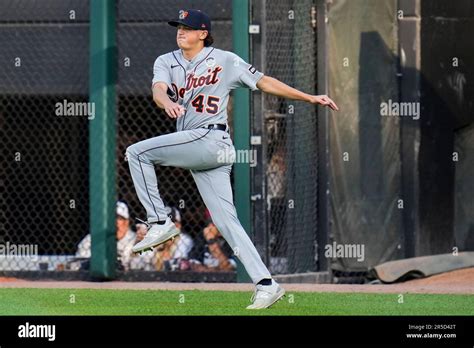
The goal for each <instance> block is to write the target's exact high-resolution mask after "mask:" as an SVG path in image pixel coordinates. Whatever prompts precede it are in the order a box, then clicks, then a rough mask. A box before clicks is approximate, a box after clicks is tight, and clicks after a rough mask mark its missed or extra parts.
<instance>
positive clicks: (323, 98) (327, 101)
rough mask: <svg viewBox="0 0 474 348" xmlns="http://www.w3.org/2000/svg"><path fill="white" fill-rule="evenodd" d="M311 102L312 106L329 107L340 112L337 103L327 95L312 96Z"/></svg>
mask: <svg viewBox="0 0 474 348" xmlns="http://www.w3.org/2000/svg"><path fill="white" fill-rule="evenodd" d="M309 102H310V103H311V104H320V105H322V106H329V107H330V108H331V109H333V110H334V111H339V108H338V107H337V105H336V103H335V102H334V101H333V100H332V99H331V98H329V97H328V96H327V95H312V96H311V97H310V100H309Z"/></svg>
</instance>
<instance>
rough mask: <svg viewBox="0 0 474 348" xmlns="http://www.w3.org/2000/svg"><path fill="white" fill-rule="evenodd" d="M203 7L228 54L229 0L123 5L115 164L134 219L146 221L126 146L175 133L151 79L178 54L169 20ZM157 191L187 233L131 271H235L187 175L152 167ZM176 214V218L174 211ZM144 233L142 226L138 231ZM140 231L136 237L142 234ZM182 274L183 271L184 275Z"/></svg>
mask: <svg viewBox="0 0 474 348" xmlns="http://www.w3.org/2000/svg"><path fill="white" fill-rule="evenodd" d="M187 8H198V9H201V10H202V11H204V12H206V13H207V14H209V16H210V17H211V18H212V21H213V22H212V26H213V37H214V39H215V43H214V47H217V48H221V49H225V50H231V49H232V47H231V42H229V40H227V39H226V37H229V36H230V35H231V23H230V19H231V17H232V14H231V12H230V8H231V1H230V0H226V1H212V2H210V1H192V2H190V1H178V2H175V1H162V0H155V1H149V0H148V1H147V0H145V1H139V2H137V1H125V0H122V1H120V2H119V8H118V11H119V12H118V15H119V16H118V36H117V39H118V62H119V66H118V72H119V74H118V86H117V91H118V114H117V116H118V118H117V121H118V137H117V145H118V146H117V151H118V152H117V167H118V172H117V173H118V175H117V180H118V194H119V199H121V200H123V201H125V202H127V203H128V205H129V208H130V213H131V220H130V221H131V224H132V226H131V227H132V229H134V230H136V228H135V227H134V224H135V221H133V217H139V218H141V219H145V217H146V212H145V209H144V208H143V207H142V205H141V204H140V202H139V200H138V197H137V195H136V192H135V188H134V186H133V182H132V178H131V175H130V171H129V168H128V163H127V162H126V161H125V160H124V153H125V151H126V148H127V147H128V146H130V145H132V144H134V143H136V142H139V141H141V140H145V139H148V138H152V137H156V136H159V135H163V134H167V133H171V132H174V131H175V130H176V127H175V121H174V120H171V119H170V118H169V117H167V116H166V114H165V113H164V112H163V111H162V110H161V109H159V108H158V107H157V106H156V105H155V103H154V101H153V98H152V93H151V86H152V85H151V81H152V77H153V63H154V61H155V59H156V58H157V57H158V56H160V55H162V54H165V53H168V52H170V51H173V50H176V49H177V44H176V28H174V27H171V26H170V25H168V23H167V22H168V21H169V20H172V19H176V18H178V15H179V11H180V10H183V9H187ZM155 171H156V174H157V179H158V186H159V190H160V194H161V196H162V198H163V201H164V203H165V205H167V206H169V207H173V212H176V214H174V217H175V220H176V221H175V222H176V223H177V226H178V227H179V228H180V229H181V231H182V233H181V234H180V236H179V237H178V238H177V239H175V241H173V242H168V243H165V244H164V245H163V246H162V247H160V248H157V249H154V251H153V252H147V253H144V254H143V255H138V256H137V255H133V256H132V257H131V258H130V259H129V260H128V264H127V265H125V266H126V268H128V269H130V270H145V271H170V272H176V271H190V272H186V273H187V276H189V277H193V279H200V276H199V274H193V275H191V273H196V272H198V273H199V272H207V271H212V272H214V271H230V272H234V271H235V262H230V265H231V267H229V263H226V267H224V266H223V265H222V264H220V263H219V262H218V260H217V259H216V258H215V257H214V256H213V254H212V252H211V251H210V249H209V248H208V247H207V244H206V235H208V234H212V233H215V232H216V229H215V226H214V225H213V224H212V223H211V220H210V218H209V216H208V215H207V214H206V209H205V206H204V204H203V202H202V199H201V197H200V195H199V192H198V190H197V187H196V185H195V183H194V180H193V178H192V176H191V174H190V172H189V171H187V170H184V169H179V168H173V167H159V166H157V167H155ZM172 215H173V214H172ZM138 230H140V227H138ZM139 234H140V233H137V236H139ZM219 240H220V245H219V248H222V249H223V252H224V254H225V255H226V256H227V257H228V258H229V260H230V261H233V253H232V251H231V250H230V247H229V246H228V245H227V243H226V242H225V241H224V240H223V238H221V237H220V236H219ZM183 273H184V272H183Z"/></svg>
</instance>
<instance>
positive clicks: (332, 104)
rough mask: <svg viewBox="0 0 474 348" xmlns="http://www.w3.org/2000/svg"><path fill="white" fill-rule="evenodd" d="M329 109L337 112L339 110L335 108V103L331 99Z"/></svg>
mask: <svg viewBox="0 0 474 348" xmlns="http://www.w3.org/2000/svg"><path fill="white" fill-rule="evenodd" d="M329 107H330V108H331V109H333V110H335V111H339V108H338V107H337V105H336V103H335V102H334V101H333V100H332V99H329Z"/></svg>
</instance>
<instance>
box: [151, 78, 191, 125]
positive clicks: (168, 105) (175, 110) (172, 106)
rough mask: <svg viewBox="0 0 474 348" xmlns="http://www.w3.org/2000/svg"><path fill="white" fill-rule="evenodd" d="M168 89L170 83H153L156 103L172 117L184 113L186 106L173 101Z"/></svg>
mask: <svg viewBox="0 0 474 348" xmlns="http://www.w3.org/2000/svg"><path fill="white" fill-rule="evenodd" d="M167 90H168V85H167V84H166V83H164V82H156V83H155V84H153V101H154V102H155V104H156V105H157V106H158V107H159V108H161V109H163V110H165V112H166V114H167V115H168V116H169V117H171V118H178V117H179V116H181V115H182V114H184V111H185V110H184V107H183V106H182V105H179V104H177V103H175V102H173V101H172V100H171V99H170V98H169V97H168V94H167V93H166V91H167Z"/></svg>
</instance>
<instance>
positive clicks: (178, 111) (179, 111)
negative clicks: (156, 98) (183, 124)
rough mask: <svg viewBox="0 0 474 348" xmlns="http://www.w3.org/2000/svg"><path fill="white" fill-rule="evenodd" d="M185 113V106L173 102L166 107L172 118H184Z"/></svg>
mask: <svg viewBox="0 0 474 348" xmlns="http://www.w3.org/2000/svg"><path fill="white" fill-rule="evenodd" d="M185 111H186V109H185V108H184V106H182V105H179V104H176V103H173V102H172V101H170V102H169V103H168V104H167V105H165V112H166V114H167V115H168V116H169V117H171V118H178V117H180V116H183V115H184V113H185Z"/></svg>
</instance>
